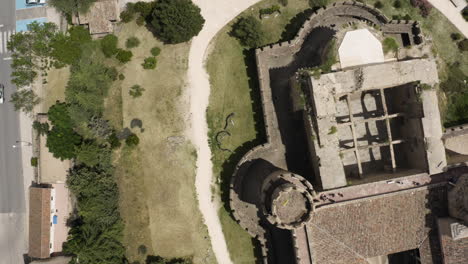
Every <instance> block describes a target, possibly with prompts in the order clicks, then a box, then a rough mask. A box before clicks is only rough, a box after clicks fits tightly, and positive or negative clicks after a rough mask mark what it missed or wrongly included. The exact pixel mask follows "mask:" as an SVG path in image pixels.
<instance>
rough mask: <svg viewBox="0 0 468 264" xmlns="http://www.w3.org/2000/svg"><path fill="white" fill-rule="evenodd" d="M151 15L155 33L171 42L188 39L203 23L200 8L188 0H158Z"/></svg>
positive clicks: (198, 30)
mask: <svg viewBox="0 0 468 264" xmlns="http://www.w3.org/2000/svg"><path fill="white" fill-rule="evenodd" d="M152 17H153V20H152V21H151V25H152V26H153V27H154V29H155V32H156V35H157V36H158V37H159V38H160V39H161V40H162V41H164V42H166V43H171V44H176V43H181V42H186V41H189V40H190V39H192V37H194V36H196V35H197V34H198V32H200V30H201V29H202V28H203V25H204V23H205V19H204V18H203V17H202V16H201V14H200V8H199V7H198V6H196V5H194V4H193V3H192V1H190V0H161V1H158V2H157V5H156V7H155V9H154V11H153V16H152Z"/></svg>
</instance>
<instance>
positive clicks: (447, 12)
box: [429, 0, 468, 38]
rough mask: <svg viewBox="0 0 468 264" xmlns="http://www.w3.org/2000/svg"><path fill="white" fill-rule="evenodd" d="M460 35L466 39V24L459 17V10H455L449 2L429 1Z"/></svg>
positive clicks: (467, 36) (467, 30) (467, 31)
mask: <svg viewBox="0 0 468 264" xmlns="http://www.w3.org/2000/svg"><path fill="white" fill-rule="evenodd" d="M429 3H431V4H432V5H433V6H434V7H435V8H437V9H438V10H439V11H440V12H441V13H442V14H443V15H444V16H445V17H446V18H447V19H448V20H449V21H450V22H451V23H452V24H453V25H454V26H455V27H456V28H458V30H460V31H461V33H462V34H463V35H464V36H465V38H468V22H466V21H465V19H464V18H463V16H462V15H461V13H460V12H461V8H456V7H455V6H454V5H453V4H452V3H451V2H450V1H449V0H429Z"/></svg>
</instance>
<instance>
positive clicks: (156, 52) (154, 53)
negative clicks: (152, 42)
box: [151, 47, 161, 57]
mask: <svg viewBox="0 0 468 264" xmlns="http://www.w3.org/2000/svg"><path fill="white" fill-rule="evenodd" d="M160 53H161V49H160V48H158V47H154V48H152V49H151V55H153V56H155V57H156V56H158V55H159V54H160Z"/></svg>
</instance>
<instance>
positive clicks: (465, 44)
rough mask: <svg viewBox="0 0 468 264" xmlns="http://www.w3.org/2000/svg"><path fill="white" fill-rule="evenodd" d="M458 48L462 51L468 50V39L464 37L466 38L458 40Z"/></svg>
mask: <svg viewBox="0 0 468 264" xmlns="http://www.w3.org/2000/svg"><path fill="white" fill-rule="evenodd" d="M458 48H459V49H460V50H461V51H468V39H464V40H462V41H460V42H458Z"/></svg>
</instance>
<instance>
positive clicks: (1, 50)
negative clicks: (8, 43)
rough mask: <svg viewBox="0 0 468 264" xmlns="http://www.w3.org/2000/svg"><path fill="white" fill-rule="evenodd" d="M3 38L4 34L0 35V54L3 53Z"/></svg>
mask: <svg viewBox="0 0 468 264" xmlns="http://www.w3.org/2000/svg"><path fill="white" fill-rule="evenodd" d="M1 38H2V34H0V54H2V53H3V40H2V39H1Z"/></svg>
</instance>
